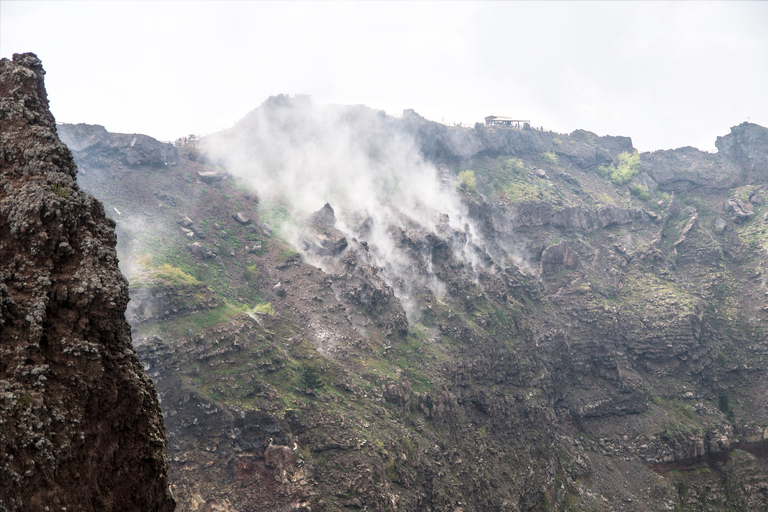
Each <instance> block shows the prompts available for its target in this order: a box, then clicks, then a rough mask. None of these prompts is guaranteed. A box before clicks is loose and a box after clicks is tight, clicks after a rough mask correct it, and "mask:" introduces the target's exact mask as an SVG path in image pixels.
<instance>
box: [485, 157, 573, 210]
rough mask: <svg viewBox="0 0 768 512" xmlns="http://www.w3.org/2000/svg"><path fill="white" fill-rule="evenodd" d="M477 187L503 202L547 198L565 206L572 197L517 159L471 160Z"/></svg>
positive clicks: (487, 158) (544, 199) (545, 199)
mask: <svg viewBox="0 0 768 512" xmlns="http://www.w3.org/2000/svg"><path fill="white" fill-rule="evenodd" d="M473 164H474V169H475V170H474V173H475V175H476V178H477V188H478V190H480V191H481V192H482V193H484V194H486V195H488V196H492V197H493V198H494V200H499V201H501V202H505V203H517V202H523V201H547V200H551V201H553V202H557V203H558V204H564V205H568V204H571V203H572V200H571V199H570V198H569V197H568V196H566V195H564V194H563V191H562V190H560V189H558V188H557V187H555V186H554V185H553V184H552V182H551V181H550V180H548V179H545V178H541V177H538V176H532V175H531V174H530V173H529V170H530V169H527V168H526V166H525V163H524V162H523V161H522V160H520V159H519V158H509V157H496V158H489V157H483V158H479V159H477V160H475V161H474V163H473Z"/></svg>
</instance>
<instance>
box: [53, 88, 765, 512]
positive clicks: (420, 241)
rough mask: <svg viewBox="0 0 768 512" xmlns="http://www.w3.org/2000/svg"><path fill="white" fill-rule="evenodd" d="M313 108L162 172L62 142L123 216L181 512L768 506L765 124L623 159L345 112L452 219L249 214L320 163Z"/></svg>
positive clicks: (620, 141)
mask: <svg viewBox="0 0 768 512" xmlns="http://www.w3.org/2000/svg"><path fill="white" fill-rule="evenodd" d="M314 108H315V107H314V106H313V105H312V103H311V101H309V100H308V99H306V98H295V99H292V98H288V97H284V96H283V97H277V98H273V99H270V100H268V101H267V102H265V104H264V105H262V106H261V107H260V108H259V109H257V110H256V111H254V112H252V113H250V114H249V115H248V116H246V118H244V120H243V121H242V122H241V123H239V124H238V125H237V126H235V127H234V128H232V129H231V130H229V131H227V132H225V133H222V134H218V135H217V136H216V137H212V138H210V139H209V141H213V143H211V145H210V146H209V148H210V149H209V152H208V153H205V152H203V151H201V150H200V149H197V148H191V147H185V146H183V145H181V146H180V147H178V148H173V147H172V146H171V145H168V144H163V143H160V142H157V141H154V140H145V144H144V146H143V147H142V148H141V154H142V155H146V154H154V155H163V156H162V158H160V159H156V160H151V159H149V158H146V157H144V156H140V155H136V156H131V152H132V151H138V150H134V149H133V148H135V147H136V146H137V145H138V142H137V143H136V145H135V146H131V141H132V140H133V136H126V135H119V134H107V135H104V133H103V132H102V130H101V129H100V128H98V127H96V128H89V127H85V126H82V125H77V126H73V125H62V126H59V133H60V134H61V136H62V138H63V140H65V142H66V143H67V144H69V145H70V146H71V147H73V148H82V149H78V150H77V151H76V152H75V157H76V158H77V159H78V161H80V162H82V166H83V168H84V169H85V174H84V175H83V176H81V184H82V186H83V187H84V188H86V189H87V190H89V191H91V192H92V193H94V194H96V195H97V196H98V197H100V198H102V199H103V200H104V201H105V203H106V205H107V206H108V210H109V211H110V212H114V217H115V219H116V221H117V229H118V238H119V244H118V252H119V254H120V256H121V261H122V264H123V268H124V269H125V271H126V272H127V274H128V277H129V280H130V281H131V285H132V291H131V294H132V297H133V301H132V304H131V310H132V311H134V312H136V315H135V317H132V318H134V322H133V325H132V327H133V329H134V339H135V340H136V346H137V350H138V353H139V355H140V357H141V359H142V362H143V363H144V365H145V368H147V371H148V373H149V374H150V376H151V377H152V378H153V379H154V380H155V382H156V385H157V387H158V390H159V392H160V396H161V398H162V404H163V412H164V414H165V419H166V424H167V426H168V437H169V457H170V469H171V482H172V485H173V488H174V492H175V494H176V496H177V498H178V500H179V508H180V509H181V510H190V511H213V510H264V511H267V510H424V511H430V510H431V511H445V510H453V511H459V510H460V511H471V510H476V511H480V510H634V511H647V510H723V511H726V510H744V511H746V510H766V509H768V468H767V467H766V458H765V453H766V439H767V438H768V401H767V400H766V396H768V393H766V392H767V391H768V379H766V378H765V372H766V365H767V364H768V346H767V345H766V341H765V340H766V328H765V314H766V311H768V302H767V299H766V288H765V287H766V282H767V281H768V279H766V277H765V272H766V270H765V260H766V255H768V235H767V234H766V233H767V232H768V231H767V229H768V226H766V224H765V223H766V220H765V219H766V218H768V205H766V201H765V198H766V197H768V189H766V184H765V181H764V180H765V176H766V175H765V173H764V171H765V169H766V167H765V166H766V163H767V162H768V141H767V137H768V130H766V129H765V128H762V127H759V126H757V125H753V124H747V123H745V124H742V125H739V126H737V127H734V128H733V129H732V130H731V133H730V134H729V135H726V136H724V137H721V138H719V139H718V148H719V149H720V151H719V152H718V153H714V154H711V153H704V152H700V151H698V150H695V149H693V148H681V149H678V150H674V151H659V152H654V153H643V154H639V155H638V154H634V155H633V148H632V143H631V140H630V139H629V138H626V137H598V136H596V135H594V134H591V133H589V132H585V131H581V130H580V131H576V132H574V133H572V134H557V133H552V132H543V131H535V130H503V129H492V128H487V127H484V126H477V127H475V128H474V129H467V128H456V127H446V126H442V125H439V124H436V123H431V122H428V121H426V120H424V119H422V118H420V117H419V116H418V115H417V114H415V113H413V112H406V115H404V116H403V117H402V118H392V117H388V116H386V115H384V114H383V113H380V112H377V111H372V110H369V109H366V108H364V107H349V108H347V107H334V108H335V109H336V110H334V112H333V113H332V114H333V115H332V116H331V117H332V119H333V123H331V126H332V127H333V128H334V129H340V131H345V132H346V133H348V134H349V141H345V142H344V143H346V142H349V144H350V145H351V146H353V147H355V148H362V149H360V153H355V157H356V158H357V157H360V154H362V155H364V157H365V159H367V160H364V161H365V162H368V164H369V165H370V167H371V168H373V169H377V170H378V171H379V172H385V170H382V169H383V165H382V162H384V163H386V162H387V161H388V160H387V159H388V157H387V156H386V155H387V154H388V152H390V151H396V150H398V148H403V147H405V148H406V151H413V152H415V153H416V156H414V155H413V154H412V153H407V154H406V155H404V156H403V157H402V158H400V159H398V160H397V162H398V164H402V165H413V162H417V164H418V165H422V163H423V162H426V164H424V165H431V166H434V167H435V168H436V170H437V172H436V176H437V185H436V186H437V187H439V188H440V190H441V191H442V192H441V193H443V194H444V195H445V197H449V198H458V202H459V203H460V209H459V210H460V211H459V215H460V216H461V219H460V220H461V222H458V220H459V219H458V218H457V214H456V213H454V212H451V215H448V213H447V212H441V211H427V213H426V214H419V212H418V211H416V210H414V209H411V210H408V209H407V207H408V206H409V205H407V204H404V203H403V202H402V201H401V202H400V203H398V202H397V201H394V200H392V201H390V202H388V203H387V202H386V201H380V202H379V203H377V205H378V208H379V210H377V211H371V210H368V211H358V210H355V209H352V208H350V207H349V204H348V203H347V202H345V201H344V200H339V201H338V202H334V201H333V200H330V199H329V200H328V204H326V205H325V206H322V208H321V207H320V206H321V205H322V204H323V203H320V204H317V205H316V206H315V208H316V210H315V211H311V210H310V211H306V210H304V209H302V207H301V206H300V204H299V203H298V202H292V201H291V198H286V197H280V196H279V195H277V196H270V195H269V194H266V193H261V191H262V190H268V189H269V185H271V184H273V182H271V181H269V180H271V179H273V175H274V176H283V175H285V174H286V173H288V171H289V170H290V166H289V165H287V164H286V162H288V161H289V160H291V159H294V160H296V159H297V160H298V161H300V162H301V164H302V166H311V165H312V161H311V159H309V158H304V159H302V158H301V155H302V153H301V151H303V146H301V145H296V144H297V143H296V141H297V140H298V141H302V140H309V141H311V146H313V147H318V146H319V147H322V144H323V143H324V141H325V139H324V137H326V134H327V133H328V128H329V124H328V123H326V122H325V121H323V122H321V123H319V124H313V123H315V122H316V120H317V119H320V118H322V119H324V120H325V119H326V117H323V116H324V115H325V114H322V115H321V114H320V113H318V111H316V110H314ZM91 131H93V132H98V134H100V135H99V137H101V139H100V140H101V142H100V143H99V144H90V143H89V142H88V143H86V142H87V141H89V140H91V139H92V136H91V135H87V134H89V133H91ZM84 134H85V135H84ZM83 137H84V138H85V139H87V140H86V142H83V141H82V140H81V138H83ZM137 140H138V139H137ZM382 140H383V141H387V140H390V141H395V142H392V143H391V144H389V145H387V144H382V143H381V141H382ZM350 141H351V142H350ZM334 142H335V143H337V142H338V140H334ZM214 143H215V144H214ZM341 145H343V144H336V145H334V146H333V148H334V149H338V148H339V147H340V146H341ZM222 148H224V151H222ZM286 148H288V149H291V150H292V152H290V155H291V158H286V157H285V156H284V154H285V151H286ZM383 149H385V150H386V151H384V150H383ZM174 151H176V152H178V158H177V159H174V158H173V155H174V154H175V153H174ZM307 154H308V155H310V156H311V157H313V158H320V157H321V156H320V155H322V154H323V153H322V152H316V153H315V152H313V153H307ZM114 155H120V156H119V157H114ZM169 155H170V156H169ZM233 155H236V156H237V159H233V158H232V156H233ZM296 155H300V156H298V157H297V156H296ZM244 162H246V163H247V164H248V165H251V166H252V168H254V169H257V168H259V166H261V167H262V168H267V169H268V170H269V171H270V172H268V173H267V174H262V175H260V180H261V181H258V180H250V181H249V180H248V178H249V175H248V173H247V172H243V167H244V166H243V163H244ZM420 162H421V163H420ZM342 163H343V162H335V163H334V166H328V167H327V172H328V173H333V172H334V168H335V166H338V165H341V164H342ZM356 163H357V164H359V161H356ZM166 164H167V165H166ZM470 169H471V170H472V171H473V177H474V178H476V183H472V182H471V181H468V182H462V181H461V176H462V174H461V173H460V171H466V170H470ZM416 170H418V169H416ZM254 172H255V171H254ZM237 176H239V177H237ZM353 176H356V175H353ZM398 176H399V175H395V177H398ZM388 177H389V178H391V176H388ZM241 178H243V179H241ZM380 181H382V182H385V185H386V186H387V187H389V188H388V189H387V190H394V191H397V190H398V187H397V186H391V182H388V181H387V180H386V179H381V180H380ZM321 182H322V180H321V179H320V176H319V175H318V179H317V187H320V186H321V185H322V183H321ZM252 183H256V187H255V190H254V188H252V187H251V184H252ZM260 187H261V188H260ZM401 188H402V187H401ZM426 192H428V191H426V190H422V191H421V193H422V195H426V194H425V193H426ZM257 194H259V195H257ZM383 208H387V209H389V210H388V211H389V212H390V213H389V214H388V215H387V216H385V215H382V212H381V211H380V210H381V209H383Z"/></svg>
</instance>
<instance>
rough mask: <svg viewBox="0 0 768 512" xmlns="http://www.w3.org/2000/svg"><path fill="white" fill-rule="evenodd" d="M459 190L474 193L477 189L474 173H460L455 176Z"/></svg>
mask: <svg viewBox="0 0 768 512" xmlns="http://www.w3.org/2000/svg"><path fill="white" fill-rule="evenodd" d="M457 180H458V185H459V188H461V189H462V190H464V191H465V192H474V190H475V188H476V187H477V180H476V179H475V171H470V170H466V171H461V172H460V173H459V175H458V176H457Z"/></svg>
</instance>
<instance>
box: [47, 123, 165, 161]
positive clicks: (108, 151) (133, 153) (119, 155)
mask: <svg viewBox="0 0 768 512" xmlns="http://www.w3.org/2000/svg"><path fill="white" fill-rule="evenodd" d="M58 133H59V137H61V140H62V142H64V143H65V144H66V145H67V146H68V147H69V149H70V150H71V151H72V152H73V153H75V154H76V155H82V156H81V158H82V159H83V161H85V162H87V163H88V165H91V166H94V167H104V166H108V165H113V164H114V162H116V161H117V162H121V163H123V164H124V165H127V166H130V167H137V166H150V167H164V166H166V165H174V164H176V163H178V161H179V152H178V150H177V149H176V148H175V147H173V145H171V144H167V143H164V142H159V141H158V140H156V139H153V138H152V137H149V136H147V135H140V134H127V133H110V132H108V131H107V130H106V129H105V128H104V127H103V126H99V125H90V124H60V125H59V126H58Z"/></svg>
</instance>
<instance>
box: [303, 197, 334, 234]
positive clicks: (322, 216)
mask: <svg viewBox="0 0 768 512" xmlns="http://www.w3.org/2000/svg"><path fill="white" fill-rule="evenodd" d="M309 222H310V223H312V224H318V225H320V226H326V227H329V228H332V227H333V226H335V225H336V214H335V213H334V212H333V208H332V207H331V205H330V204H328V203H325V204H324V205H323V207H322V208H320V209H319V210H317V211H316V212H315V213H313V214H312V215H311V216H310V217H309Z"/></svg>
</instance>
